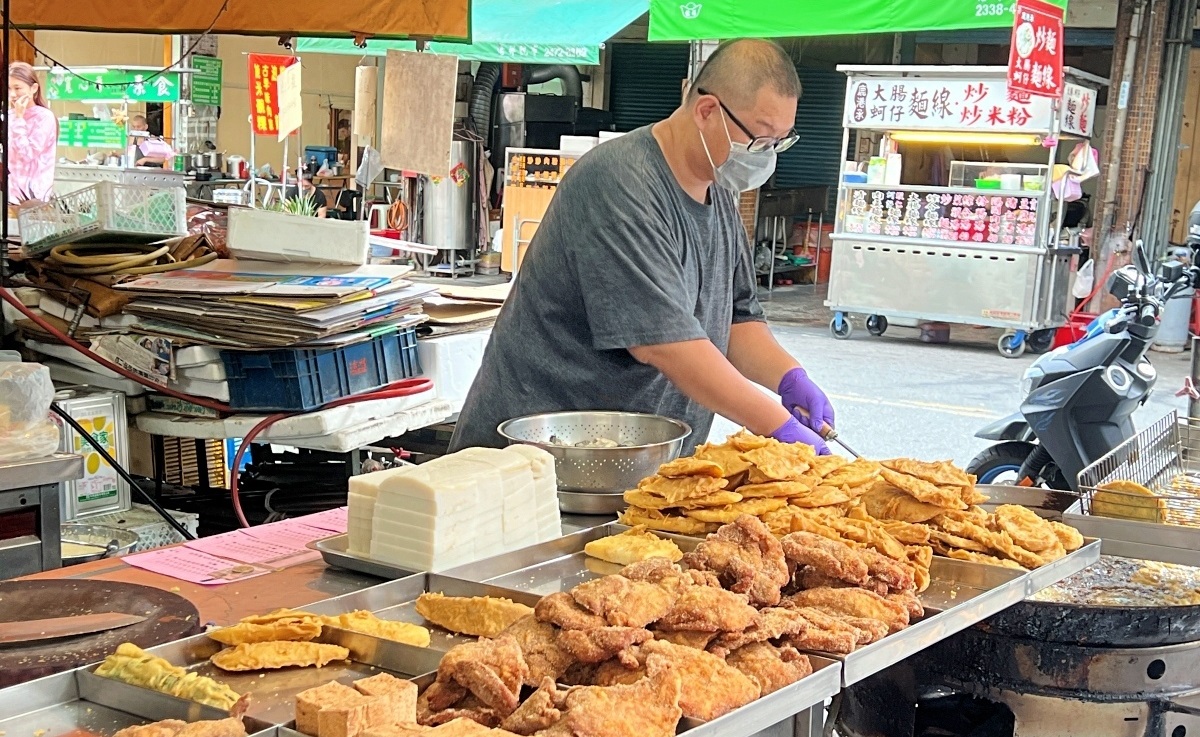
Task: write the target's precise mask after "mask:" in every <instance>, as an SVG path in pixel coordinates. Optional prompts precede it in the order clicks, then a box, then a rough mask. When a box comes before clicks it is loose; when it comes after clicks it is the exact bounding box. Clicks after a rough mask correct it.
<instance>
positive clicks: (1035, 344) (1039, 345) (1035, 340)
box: [1025, 328, 1058, 354]
mask: <svg viewBox="0 0 1200 737" xmlns="http://www.w3.org/2000/svg"><path fill="white" fill-rule="evenodd" d="M1057 332H1058V331H1057V330H1055V329H1054V328H1047V329H1045V330H1035V331H1033V332H1032V333H1030V334H1029V337H1028V338H1026V339H1025V342H1026V343H1028V344H1029V352H1030V353H1037V354H1042V353H1045V352H1046V351H1049V350H1050V348H1051V346H1053V345H1054V336H1055V334H1056V333H1057Z"/></svg>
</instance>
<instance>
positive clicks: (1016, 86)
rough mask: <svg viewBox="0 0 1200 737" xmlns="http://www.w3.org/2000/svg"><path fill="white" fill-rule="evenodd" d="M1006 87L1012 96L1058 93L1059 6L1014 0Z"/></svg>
mask: <svg viewBox="0 0 1200 737" xmlns="http://www.w3.org/2000/svg"><path fill="white" fill-rule="evenodd" d="M1013 18H1014V20H1013V33H1012V48H1011V50H1010V51H1009V54H1008V91H1009V94H1010V95H1012V96H1014V97H1018V98H1019V97H1021V96H1024V95H1035V96H1037V97H1053V98H1059V97H1062V93H1063V9H1062V8H1058V7H1055V6H1053V5H1050V4H1049V3H1045V2H1042V0H1017V4H1016V9H1015V11H1014V12H1013Z"/></svg>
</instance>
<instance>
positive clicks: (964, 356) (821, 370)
mask: <svg viewBox="0 0 1200 737" xmlns="http://www.w3.org/2000/svg"><path fill="white" fill-rule="evenodd" d="M825 319H828V318H825ZM773 328H774V330H775V334H776V335H777V336H778V338H779V340H780V341H781V342H782V343H783V345H784V347H786V348H787V349H788V350H790V351H792V353H793V354H794V355H796V356H797V357H798V358H799V359H800V360H801V361H803V362H804V364H805V365H806V367H807V368H808V370H809V372H810V373H811V374H812V375H813V376H814V378H815V379H816V380H817V382H818V383H820V384H821V386H822V387H824V388H825V390H826V391H827V392H828V393H829V395H830V398H831V399H832V400H833V403H834V408H835V410H836V411H837V417H838V423H837V424H838V430H839V431H840V432H841V434H842V436H843V437H844V438H845V439H846V441H847V442H848V443H850V445H851V446H853V447H854V449H855V450H857V451H858V452H859V453H862V454H864V455H866V456H870V457H875V458H888V457H894V456H905V455H908V456H916V457H919V458H925V459H946V458H949V459H953V460H954V461H955V462H957V463H959V464H965V463H967V462H968V461H969V460H971V458H973V457H974V456H975V454H976V453H978V452H979V451H980V450H982V449H983V448H984V447H986V445H987V443H986V442H985V441H982V440H978V439H976V438H975V437H974V434H975V431H976V430H978V428H979V427H981V426H983V425H984V424H986V423H987V422H989V421H990V420H993V419H996V418H999V417H1002V416H1004V415H1006V414H1009V413H1011V412H1014V411H1016V409H1017V406H1018V401H1019V396H1018V394H1019V387H1020V378H1021V373H1022V372H1023V371H1024V370H1025V367H1026V366H1028V365H1029V364H1030V363H1032V362H1033V360H1034V358H1036V357H1035V356H1032V355H1027V356H1024V357H1022V358H1019V359H1007V358H1003V357H1001V356H1000V354H999V353H997V351H996V348H995V340H996V336H997V335H998V333H996V332H995V331H991V330H976V329H972V328H966V327H958V326H956V327H955V328H954V329H953V332H952V334H951V343H950V344H949V345H926V344H924V343H921V342H920V341H919V340H918V338H917V335H918V332H917V331H916V330H911V329H905V328H891V329H889V330H888V332H887V334H886V335H885V336H883V337H881V338H873V337H871V336H870V335H868V334H867V332H866V330H864V329H861V323H860V325H859V329H858V330H856V331H855V333H854V335H853V336H852V337H851V338H850V339H849V340H834V339H833V338H832V337H831V336H830V334H829V331H828V329H827V328H823V327H815V326H792V325H780V324H774V325H773ZM1150 356H1151V361H1152V362H1153V363H1154V365H1155V366H1156V367H1157V368H1158V371H1159V381H1158V384H1157V386H1156V389H1155V393H1154V395H1153V396H1152V397H1151V399H1150V401H1149V402H1148V403H1147V404H1146V406H1144V407H1142V409H1141V410H1140V411H1139V412H1138V414H1137V415H1136V421H1137V423H1138V427H1139V428H1140V427H1143V426H1145V424H1146V423H1147V422H1152V421H1154V420H1156V419H1158V418H1160V417H1162V416H1163V415H1165V414H1167V413H1168V412H1170V411H1171V410H1172V409H1178V410H1179V411H1180V412H1181V413H1182V412H1183V411H1185V410H1186V407H1187V404H1186V401H1185V400H1184V399H1183V398H1181V397H1175V396H1174V394H1175V392H1176V391H1178V390H1179V389H1180V388H1181V387H1182V386H1183V379H1184V377H1185V376H1186V375H1187V372H1188V369H1189V360H1190V359H1189V356H1188V354H1187V353H1182V354H1166V353H1157V352H1153V351H1152V352H1151V354H1150ZM736 430H737V427H736V426H735V425H734V424H733V423H731V422H728V421H725V420H721V419H718V421H717V422H716V423H715V424H714V426H713V433H712V437H714V438H723V437H725V436H727V435H728V434H729V433H731V432H734V431H736Z"/></svg>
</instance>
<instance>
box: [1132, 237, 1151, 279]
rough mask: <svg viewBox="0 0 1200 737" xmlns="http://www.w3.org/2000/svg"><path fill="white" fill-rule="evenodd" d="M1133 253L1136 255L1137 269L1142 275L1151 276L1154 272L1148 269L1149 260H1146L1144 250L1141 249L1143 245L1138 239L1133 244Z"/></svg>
mask: <svg viewBox="0 0 1200 737" xmlns="http://www.w3.org/2000/svg"><path fill="white" fill-rule="evenodd" d="M1134 251H1135V252H1136V253H1137V263H1138V268H1139V269H1140V270H1141V272H1142V273H1143V274H1153V273H1154V270H1153V269H1151V268H1150V260H1149V259H1148V258H1146V249H1145V248H1144V247H1143V243H1142V241H1141V239H1140V238H1139V239H1138V241H1137V243H1136V244H1134Z"/></svg>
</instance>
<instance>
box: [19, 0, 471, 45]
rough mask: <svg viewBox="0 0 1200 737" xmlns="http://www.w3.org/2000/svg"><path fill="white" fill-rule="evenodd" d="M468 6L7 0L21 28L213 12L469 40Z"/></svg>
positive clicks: (299, 27) (252, 22)
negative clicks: (223, 8)
mask: <svg viewBox="0 0 1200 737" xmlns="http://www.w3.org/2000/svg"><path fill="white" fill-rule="evenodd" d="M222 6H224V7H225V10H224V11H223V12H222V10H221V8H222ZM469 6H470V2H469V0H337V2H330V0H286V2H285V1H284V0H11V6H10V7H11V16H12V24H13V25H15V26H17V27H19V28H34V29H55V30H74V31H116V32H122V31H124V32H131V33H157V34H164V35H165V34H175V33H200V32H202V31H205V30H207V29H208V27H209V26H210V25H212V23H213V19H214V18H215V19H216V25H215V26H213V28H212V32H213V33H230V34H238V35H246V36H356V35H367V36H373V37H376V38H428V39H439V40H456V41H469V40H470V36H471V28H470V17H471V15H470V12H469ZM218 13H219V14H220V15H219V17H218Z"/></svg>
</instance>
